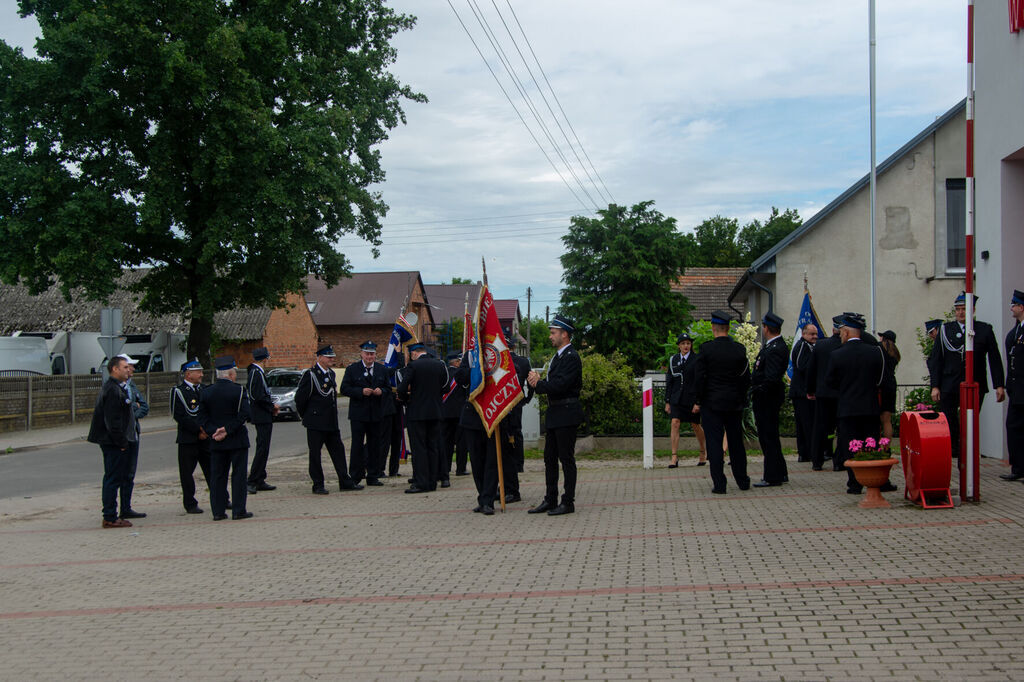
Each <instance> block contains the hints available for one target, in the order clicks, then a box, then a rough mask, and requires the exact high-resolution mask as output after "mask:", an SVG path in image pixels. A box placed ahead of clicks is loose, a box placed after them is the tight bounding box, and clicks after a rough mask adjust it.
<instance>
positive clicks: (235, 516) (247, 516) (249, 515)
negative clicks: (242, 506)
mask: <svg viewBox="0 0 1024 682" xmlns="http://www.w3.org/2000/svg"><path fill="white" fill-rule="evenodd" d="M231 518H232V519H234V520H235V521H241V520H242V519H251V518H252V512H251V511H244V512H242V513H241V514H232V515H231Z"/></svg>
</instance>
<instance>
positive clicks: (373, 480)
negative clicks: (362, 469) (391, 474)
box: [366, 478, 384, 486]
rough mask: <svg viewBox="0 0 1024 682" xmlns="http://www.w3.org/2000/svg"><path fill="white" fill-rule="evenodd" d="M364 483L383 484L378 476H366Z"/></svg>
mask: <svg viewBox="0 0 1024 682" xmlns="http://www.w3.org/2000/svg"><path fill="white" fill-rule="evenodd" d="M366 485H373V486H378V485H384V484H383V483H382V482H381V480H380V479H379V478H368V479H366Z"/></svg>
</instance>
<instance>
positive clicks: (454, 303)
mask: <svg viewBox="0 0 1024 682" xmlns="http://www.w3.org/2000/svg"><path fill="white" fill-rule="evenodd" d="M480 286H481V285H480V282H477V283H476V284H427V285H425V286H424V287H423V289H424V291H426V295H427V300H428V301H430V305H431V307H432V309H433V313H434V321H435V322H436V323H437V324H443V323H444V322H447V321H448V320H450V319H451V318H453V317H456V318H459V319H462V315H463V313H464V312H465V309H466V295H467V294H468V295H469V307H470V309H471V310H472V308H473V306H474V305H476V301H477V298H479V296H480Z"/></svg>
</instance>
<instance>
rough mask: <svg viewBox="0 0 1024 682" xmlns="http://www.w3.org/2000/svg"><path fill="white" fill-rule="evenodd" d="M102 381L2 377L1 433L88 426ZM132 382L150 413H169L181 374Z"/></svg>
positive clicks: (74, 377) (241, 371)
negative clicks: (172, 395)
mask: <svg viewBox="0 0 1024 682" xmlns="http://www.w3.org/2000/svg"><path fill="white" fill-rule="evenodd" d="M245 375H246V372H245V370H244V369H239V372H238V381H240V382H242V381H245ZM103 379H104V375H101V374H72V375H63V376H49V377H48V376H30V377H0V432H5V431H28V430H31V429H39V428H46V427H49V426H66V425H68V424H77V423H86V424H87V423H89V420H90V419H91V418H92V411H93V407H94V406H95V404H96V396H97V395H99V391H100V386H101V385H102V383H103ZM132 380H133V381H134V382H135V385H136V386H138V387H139V391H140V392H141V393H142V394H143V395H144V396H146V402H148V403H149V410H150V412H151V413H153V414H161V413H164V414H170V405H171V402H170V395H171V388H173V387H174V386H175V385H176V384H178V383H179V382H180V381H181V375H180V374H179V373H178V372H152V373H146V374H136V375H135V376H134V377H133V379H132ZM205 381H208V382H209V381H213V372H212V371H208V372H206V373H205Z"/></svg>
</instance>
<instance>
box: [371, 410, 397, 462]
mask: <svg viewBox="0 0 1024 682" xmlns="http://www.w3.org/2000/svg"><path fill="white" fill-rule="evenodd" d="M403 419H404V415H403V414H402V411H401V410H399V411H398V412H396V413H395V414H389V415H385V416H384V418H383V419H381V422H380V457H379V458H378V459H379V461H380V470H379V471H376V472H370V473H371V474H372V475H373V476H374V477H375V478H381V477H382V476H384V463H385V462H387V465H388V470H387V475H388V476H397V475H398V466H399V464H401V460H402V450H403V449H404V447H403V446H404V445H405V437H404V436H405V424H403V423H402V421H403Z"/></svg>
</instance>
